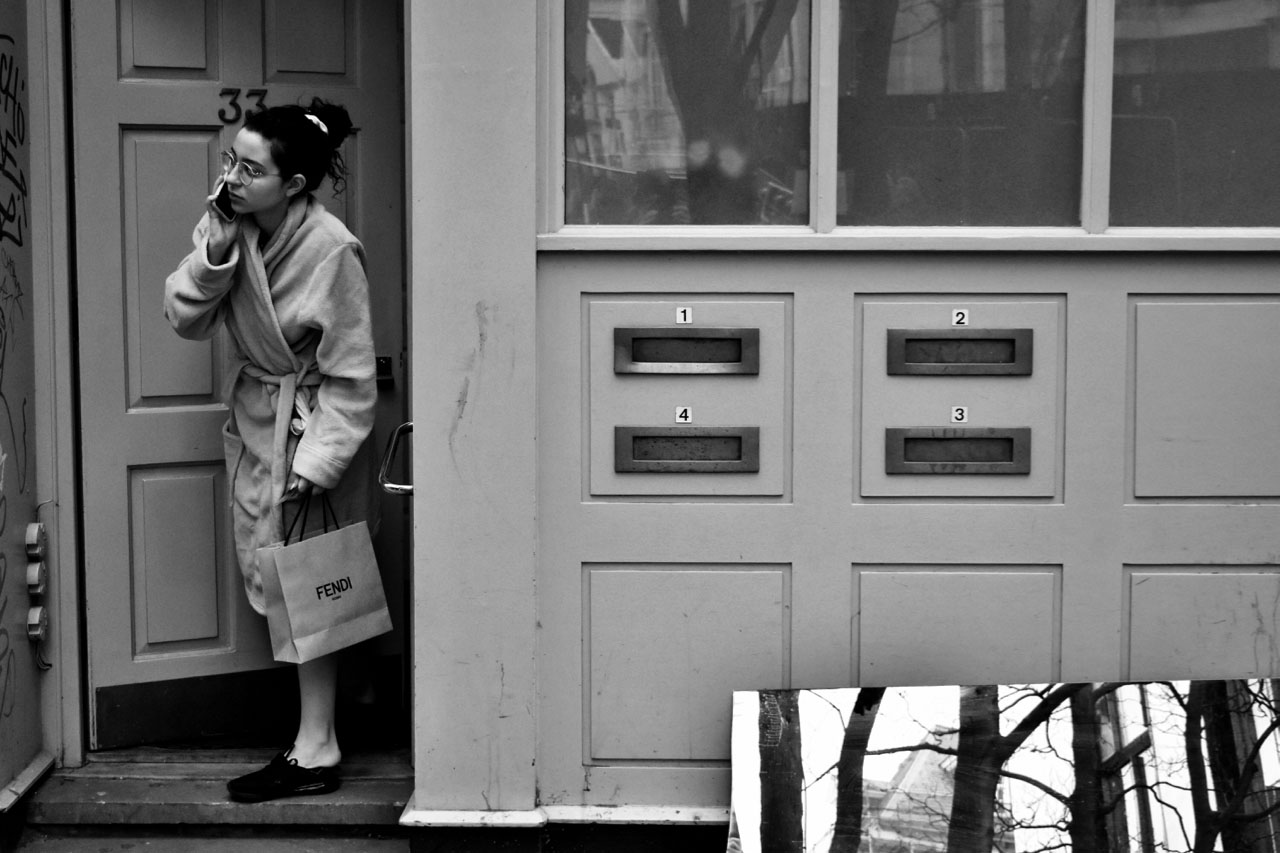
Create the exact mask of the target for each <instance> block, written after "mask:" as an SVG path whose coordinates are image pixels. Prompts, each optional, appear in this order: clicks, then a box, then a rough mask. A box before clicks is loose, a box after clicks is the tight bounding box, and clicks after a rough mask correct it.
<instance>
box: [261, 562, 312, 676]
mask: <svg viewBox="0 0 1280 853" xmlns="http://www.w3.org/2000/svg"><path fill="white" fill-rule="evenodd" d="M282 547H283V546H282V545H273V546H271V547H269V548H259V549H258V552H257V554H258V572H259V573H260V574H261V575H262V598H263V602H264V604H265V605H266V609H267V633H268V634H269V635H270V638H271V656H272V657H273V658H275V659H276V660H278V661H280V662H282V663H301V661H299V660H298V650H297V649H296V648H295V647H294V645H293V632H292V630H291V629H290V628H289V611H288V610H286V609H285V606H284V591H283V590H282V589H280V575H279V573H278V571H277V570H276V556H275V555H276V552H277V551H279V550H280V549H281V548H282Z"/></svg>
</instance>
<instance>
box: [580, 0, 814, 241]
mask: <svg viewBox="0 0 1280 853" xmlns="http://www.w3.org/2000/svg"><path fill="white" fill-rule="evenodd" d="M565 14H566V24H565V30H566V46H567V50H566V62H565V221H566V222H567V223H569V224H599V225H690V224H693V225H725V224H747V225H778V224H783V225H786V224H801V225H803V224H806V223H807V222H808V214H809V210H808V201H807V198H808V172H807V171H806V169H805V162H806V160H807V158H808V155H809V19H810V13H809V3H808V2H807V0H696V2H687V0H686V2H680V0H656V2H648V0H572V2H568V3H566V10H565Z"/></svg>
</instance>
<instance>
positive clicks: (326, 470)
mask: <svg viewBox="0 0 1280 853" xmlns="http://www.w3.org/2000/svg"><path fill="white" fill-rule="evenodd" d="M307 290H308V298H307V299H306V305H305V306H302V310H303V312H304V314H305V315H306V316H305V319H304V322H305V323H306V324H307V325H309V326H311V327H312V328H315V329H317V330H318V331H319V333H320V339H319V342H318V343H317V345H316V364H317V366H318V368H319V371H320V385H319V386H318V388H317V389H316V400H315V404H314V406H313V408H312V411H311V417H310V419H309V421H308V423H307V427H306V430H305V431H304V432H303V434H302V438H301V440H299V442H298V448H297V451H296V452H295V453H294V457H293V472H294V473H295V474H297V475H298V476H300V477H305V478H306V479H308V480H310V481H311V482H313V483H317V484H319V485H321V486H324V487H325V488H327V489H330V488H333V487H334V486H336V485H337V484H338V480H339V479H341V477H342V474H343V472H344V471H346V469H347V466H348V465H350V464H351V460H352V458H354V457H355V455H356V451H357V450H359V449H360V445H361V444H362V443H363V442H364V440H365V438H367V437H368V435H369V432H370V431H371V430H372V429H373V419H374V404H375V403H376V402H377V399H378V387H377V379H376V376H375V365H374V352H373V326H372V322H371V320H370V312H369V283H368V280H367V279H366V278H365V273H364V259H363V256H362V254H361V250H360V248H359V245H358V244H353V243H346V244H343V245H341V246H339V247H338V248H337V249H335V250H333V251H332V252H330V253H329V255H328V256H327V257H326V258H325V259H324V260H323V261H321V262H320V264H319V265H318V266H317V267H316V269H315V272H314V273H313V274H312V276H311V281H310V283H309V286H308V288H307Z"/></svg>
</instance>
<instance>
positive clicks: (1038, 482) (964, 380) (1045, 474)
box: [854, 294, 1065, 498]
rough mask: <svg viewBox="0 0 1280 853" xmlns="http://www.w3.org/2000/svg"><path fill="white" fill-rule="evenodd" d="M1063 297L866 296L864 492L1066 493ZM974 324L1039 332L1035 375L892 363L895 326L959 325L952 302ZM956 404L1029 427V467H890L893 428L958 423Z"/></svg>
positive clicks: (984, 418) (974, 417)
mask: <svg viewBox="0 0 1280 853" xmlns="http://www.w3.org/2000/svg"><path fill="white" fill-rule="evenodd" d="M1064 310H1065V308H1064V304H1063V301H1062V300H1061V299H1053V298H1049V299H1046V298H1045V297H1043V296H1037V297H1034V298H1018V297H1016V296H1015V297H1008V298H1001V299H998V300H997V299H993V298H992V297H991V296H990V295H986V294H984V295H980V296H975V295H973V294H957V295H955V296H952V297H947V298H946V299H945V300H938V301H922V300H920V299H918V298H913V297H900V298H897V299H893V300H889V299H884V300H880V299H874V300H873V299H867V300H865V301H864V302H863V304H862V380H861V381H862V417H861V427H862V429H861V434H860V435H859V434H858V433H857V432H856V431H855V433H854V435H855V437H856V440H857V441H858V442H859V444H860V446H861V450H862V457H861V462H862V464H861V491H860V493H861V494H862V495H863V496H864V497H898V496H911V497H922V496H930V497H962V496H968V497H1042V498H1043V497H1053V496H1055V495H1061V494H1062V488H1061V479H1062V477H1061V471H1060V466H1059V460H1060V458H1061V438H1060V436H1061V427H1060V421H1061V417H1062V413H1061V407H1060V405H1059V401H1060V399H1061V396H1062V375H1063V363H1062V360H1063V347H1062V333H1061V329H1060V325H1061V323H1062V316H1063V314H1064ZM957 311H963V312H964V313H965V320H966V326H965V328H968V329H1019V328H1029V329H1032V330H1033V332H1034V360H1033V366H1032V373H1031V375H1030V376H901V375H895V376H891V375H889V374H888V373H887V372H886V371H887V358H886V339H887V333H888V330H889V329H939V330H947V329H951V328H953V325H952V316H953V312H957ZM955 407H964V408H965V409H966V410H967V420H966V421H965V422H964V424H963V426H965V427H968V428H978V427H997V428H1005V427H1030V428H1031V473H1030V474H981V475H978V474H968V475H952V474H947V475H943V474H927V475H926V474H886V473H885V429H886V428H891V427H894V428H896V427H908V428H909V427H954V426H957V424H956V423H954V422H952V421H951V419H950V416H951V412H952V410H953V409H954V408H955Z"/></svg>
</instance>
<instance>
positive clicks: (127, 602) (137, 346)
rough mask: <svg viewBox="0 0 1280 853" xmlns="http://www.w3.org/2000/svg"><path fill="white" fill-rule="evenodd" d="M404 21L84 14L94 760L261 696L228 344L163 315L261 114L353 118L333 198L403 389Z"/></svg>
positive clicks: (385, 0) (82, 299)
mask: <svg viewBox="0 0 1280 853" xmlns="http://www.w3.org/2000/svg"><path fill="white" fill-rule="evenodd" d="M398 19H399V3H398V2H396V0H325V2H317V0H306V2H303V0H221V2H219V0H163V2H160V0H119V2H110V0H76V2H73V3H72V4H71V31H72V39H73V48H72V58H73V66H74V67H73V71H72V74H73V87H74V88H73V93H72V100H73V109H74V132H75V142H74V146H75V147H74V154H75V164H74V171H75V210H76V251H77V280H78V283H77V288H78V300H79V332H80V387H81V392H80V401H81V407H82V423H83V444H82V453H83V473H84V506H85V521H84V547H85V566H84V569H85V591H86V602H85V618H86V628H87V630H86V632H85V635H86V636H87V637H88V661H89V688H90V696H91V697H92V701H91V703H90V705H91V713H90V723H91V728H90V732H91V744H92V746H93V747H95V748H101V747H106V746H114V745H124V744H128V743H135V742H139V741H140V740H145V739H153V740H154V739H161V738H165V737H187V736H190V735H195V734H199V733H201V732H212V731H221V730H225V729H226V727H227V726H228V725H229V724H230V723H231V721H233V720H234V719H235V718H237V717H241V716H243V713H242V709H240V708H237V703H239V702H240V701H241V699H240V698H239V697H240V695H241V694H240V693H239V692H237V689H231V688H230V683H231V682H234V683H236V684H237V685H239V688H240V689H248V690H257V689H262V685H261V684H254V683H253V681H254V679H255V678H258V679H261V678H262V676H260V675H259V676H253V675H246V674H247V673H254V672H255V671H259V670H263V669H265V668H268V667H270V666H272V661H271V655H270V651H269V649H268V648H267V643H266V629H265V623H264V621H263V620H262V619H261V618H260V617H258V616H257V615H255V614H254V613H253V612H252V610H251V609H250V608H249V607H248V604H247V603H246V601H245V599H244V594H243V591H242V585H241V580H240V574H239V569H238V567H237V565H236V558H235V550H234V548H233V546H232V542H231V533H230V529H229V527H228V523H227V513H226V504H227V495H226V482H225V480H226V478H225V474H224V463H223V456H222V441H221V437H220V434H219V431H220V428H221V426H222V423H223V422H224V421H225V420H226V410H225V408H224V406H223V404H222V402H221V400H220V387H221V383H222V379H223V376H222V367H221V355H222V353H221V345H220V344H219V343H217V342H213V343H191V342H188V341H183V340H181V339H179V338H178V337H177V335H175V334H174V333H173V331H172V329H170V328H169V325H168V322H167V321H166V320H165V318H164V315H163V309H162V303H163V292H164V282H165V278H166V277H167V276H168V274H169V273H170V271H172V270H173V269H174V268H175V267H176V266H177V264H178V262H179V260H181V258H182V257H183V256H184V255H185V254H186V253H187V252H188V251H190V248H191V230H192V228H193V227H194V225H195V223H196V221H197V219H198V218H199V216H200V214H201V211H202V209H203V203H204V197H205V196H206V194H207V193H208V191H209V187H210V186H211V185H212V182H213V179H214V176H215V175H216V171H217V168H218V165H217V164H218V152H219V150H220V149H222V148H225V147H228V146H229V145H230V143H231V140H232V139H233V138H234V135H235V133H236V132H237V130H238V129H239V127H240V125H241V124H242V122H243V118H244V115H245V112H246V111H249V110H252V109H255V108H258V107H261V106H271V105H274V104H286V103H295V102H299V101H302V102H307V101H309V100H310V98H311V97H312V96H319V97H322V98H325V99H326V100H330V101H334V102H337V103H341V104H343V105H345V106H346V107H347V108H348V110H349V111H350V112H351V115H352V118H353V121H354V124H355V125H356V128H357V132H356V134H355V135H354V136H353V137H352V138H351V139H350V140H349V141H348V142H347V143H346V146H345V149H344V152H345V157H346V160H347V164H348V167H349V168H350V171H351V174H350V177H349V181H348V186H347V190H346V192H345V193H344V194H343V195H341V196H339V197H337V198H336V199H335V198H333V197H332V195H330V194H329V187H328V184H327V183H326V185H325V188H324V189H323V190H322V192H321V199H322V201H324V203H325V204H326V205H327V206H328V207H329V208H330V210H332V211H333V212H334V213H336V214H337V215H338V216H340V217H341V218H343V219H344V220H345V221H346V223H347V225H348V226H349V227H350V228H351V229H352V230H353V231H354V232H355V233H356V235H357V236H358V237H360V238H361V239H362V240H363V242H364V245H365V248H366V250H367V254H368V258H369V278H370V282H371V285H372V292H373V294H374V315H375V316H374V324H375V335H376V338H377V340H376V345H377V348H378V353H379V355H381V356H385V357H387V358H388V359H389V362H388V363H387V367H388V368H389V369H390V371H391V376H390V378H391V379H392V380H394V373H395V372H396V371H397V370H398V365H399V363H400V361H401V358H400V357H401V350H402V349H403V331H402V329H403V315H404V301H403V273H402V268H403V265H402V249H401V246H402V202H401V198H402V183H403V182H402V170H401V166H400V164H401V162H402V152H401V145H402V144H401V139H402V126H401V101H402V98H401V61H400V36H399V25H398ZM383 384H384V385H385V384H388V383H383ZM403 384H404V383H403V382H401V383H400V386H401V387H403ZM384 390H385V392H386V393H384V394H383V395H382V398H381V402H380V408H381V411H380V412H379V424H378V426H377V428H376V433H377V434H381V435H386V430H387V429H389V428H390V427H393V426H394V424H395V423H398V422H399V421H401V420H403V419H404V414H403V409H404V403H403V400H402V399H400V397H399V395H398V393H397V391H396V390H395V387H388V388H385V389H384ZM402 513H403V510H400V509H396V510H394V511H393V512H391V513H389V514H388V515H389V519H388V522H389V523H388V527H390V528H391V529H390V530H387V529H385V528H384V536H383V538H384V540H389V541H392V542H403V541H404V537H403V529H404V528H403V524H397V522H398V520H399V518H400V516H401V515H402ZM384 551H385V549H384ZM383 556H384V563H386V562H391V563H402V558H401V557H397V556H395V555H392V556H391V557H390V558H389V559H388V555H387V554H386V553H384V555H383ZM268 680H270V681H273V682H275V681H280V679H268ZM166 720H169V721H179V722H178V723H177V724H176V726H175V725H170V726H169V727H168V728H166V727H165V724H164V721H166Z"/></svg>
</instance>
